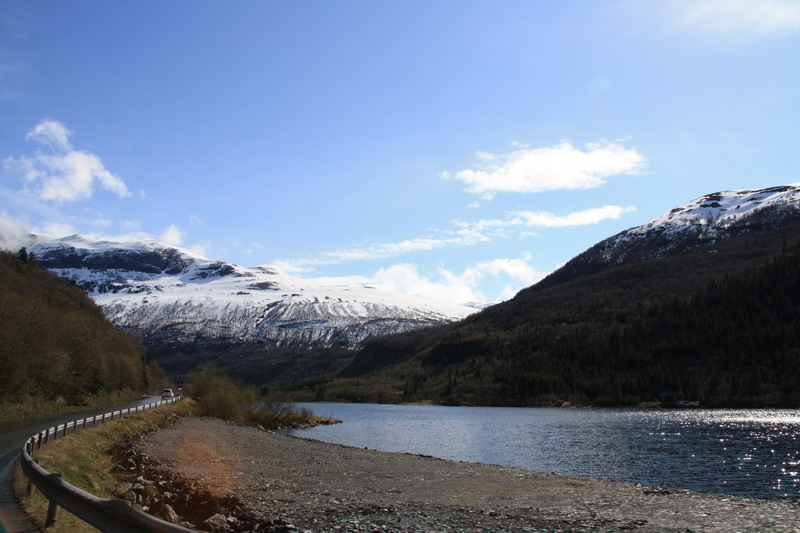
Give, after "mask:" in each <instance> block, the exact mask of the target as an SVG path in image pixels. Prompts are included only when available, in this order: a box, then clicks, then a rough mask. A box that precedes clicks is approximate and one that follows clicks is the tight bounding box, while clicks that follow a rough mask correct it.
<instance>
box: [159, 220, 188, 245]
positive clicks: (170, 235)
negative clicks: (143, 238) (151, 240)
mask: <svg viewBox="0 0 800 533" xmlns="http://www.w3.org/2000/svg"><path fill="white" fill-rule="evenodd" d="M159 240H161V241H163V242H165V243H167V244H172V245H174V246H180V245H181V241H183V232H182V231H181V230H180V228H178V226H176V225H175V224H172V225H171V226H169V227H168V228H167V229H165V230H164V233H162V234H161V236H160V237H159Z"/></svg>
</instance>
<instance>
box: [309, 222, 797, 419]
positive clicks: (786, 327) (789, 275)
mask: <svg viewBox="0 0 800 533" xmlns="http://www.w3.org/2000/svg"><path fill="white" fill-rule="evenodd" d="M798 236H800V231H798V226H797V223H792V224H789V225H786V226H784V227H782V228H780V229H778V230H776V231H772V232H769V233H766V234H762V235H759V236H758V237H756V238H752V237H751V238H737V239H728V240H725V241H721V242H719V243H717V244H714V245H712V246H707V247H702V248H699V249H696V250H693V251H691V252H688V253H684V254H681V255H677V256H675V257H670V258H664V259H656V260H648V261H642V262H639V263H636V264H632V265H626V266H623V267H619V268H616V269H612V270H610V271H607V272H603V273H600V274H595V275H591V276H586V277H584V278H581V279H578V280H575V281H571V282H568V283H563V284H560V285H556V286H545V287H543V288H541V289H539V290H537V287H533V288H532V289H531V290H526V291H524V292H522V293H520V294H519V295H518V296H517V297H516V298H514V299H512V300H510V301H509V302H505V303H503V304H500V305H497V306H494V307H492V308H489V309H487V310H486V311H484V312H483V313H480V314H478V315H475V316H473V317H470V318H468V319H466V320H464V321H462V322H460V323H458V324H457V325H455V326H450V327H444V328H439V329H435V330H426V331H424V332H417V333H415V334H413V335H397V336H391V337H384V338H381V339H375V340H373V341H372V342H370V343H368V345H367V346H366V347H365V348H364V349H363V350H362V351H361V352H360V353H359V354H358V356H357V357H356V358H355V359H354V361H353V363H352V364H351V365H350V366H349V367H348V368H347V369H346V370H345V371H344V372H343V373H342V375H341V377H340V378H339V379H337V380H333V381H328V382H324V381H317V382H315V383H314V384H313V389H314V393H315V397H317V398H327V399H344V400H350V401H376V400H377V401H420V400H432V401H438V402H443V403H457V404H494V405H542V404H557V403H560V402H562V401H568V402H574V403H580V404H591V405H628V404H636V403H639V402H644V401H652V400H655V399H657V398H658V397H659V395H660V393H661V392H663V391H668V390H681V391H683V392H684V394H685V395H686V397H687V399H689V400H697V401H699V402H702V403H703V404H705V405H726V406H734V405H752V406H759V405H781V406H792V407H797V406H798V405H800V394H798V392H797V391H798V390H800V372H798V370H797V369H798V367H799V366H798V365H799V364H800V349H799V348H798V340H800V338H799V337H800V334H798V331H800V281H799V280H800V277H799V276H800V274H799V272H800V244H799V243H798V240H797V239H798Z"/></svg>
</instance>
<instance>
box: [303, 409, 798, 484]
mask: <svg viewBox="0 0 800 533" xmlns="http://www.w3.org/2000/svg"><path fill="white" fill-rule="evenodd" d="M300 406H301V407H308V408H309V409H311V410H312V411H313V412H314V414H316V415H319V416H330V417H333V418H338V419H339V420H342V421H343V423H342V424H336V425H333V426H322V427H317V428H312V429H304V430H294V431H291V432H289V433H291V434H294V435H297V436H301V437H306V438H311V439H318V440H322V441H326V442H335V443H339V444H345V445H349V446H357V447H362V448H364V447H365V448H370V449H374V450H383V451H392V452H408V453H415V454H423V455H431V456H434V457H439V458H442V459H451V460H457V461H471V462H479V463H491V464H499V465H508V466H516V467H521V468H526V469H529V470H539V471H545V472H557V473H559V474H570V475H578V476H589V477H595V478H604V479H615V480H622V481H629V482H635V483H641V484H643V485H648V486H663V487H669V488H683V489H689V490H693V491H701V492H710V493H720V494H733V495H738V496H749V497H759V498H764V497H766V498H775V497H781V498H786V497H789V498H800V411H796V410H782V409H776V410H763V409H752V410H749V409H742V410H705V409H678V410H662V409H656V410H651V409H646V410H645V409H547V408H498V407H440V406H405V405H363V404H358V405H354V404H300Z"/></svg>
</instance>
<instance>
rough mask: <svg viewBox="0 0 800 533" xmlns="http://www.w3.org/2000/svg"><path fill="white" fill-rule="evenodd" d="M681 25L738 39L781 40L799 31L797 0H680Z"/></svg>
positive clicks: (799, 14) (798, 5) (798, 6)
mask: <svg viewBox="0 0 800 533" xmlns="http://www.w3.org/2000/svg"><path fill="white" fill-rule="evenodd" d="M677 8H678V10H679V20H680V22H681V23H682V24H683V25H685V26H688V27H691V28H698V29H703V30H706V31H710V32H715V33H731V34H735V35H736V36H737V37H741V36H747V35H749V36H758V37H767V36H780V35H785V34H788V33H795V32H798V31H800V2H797V0H683V1H680V2H678V3H677Z"/></svg>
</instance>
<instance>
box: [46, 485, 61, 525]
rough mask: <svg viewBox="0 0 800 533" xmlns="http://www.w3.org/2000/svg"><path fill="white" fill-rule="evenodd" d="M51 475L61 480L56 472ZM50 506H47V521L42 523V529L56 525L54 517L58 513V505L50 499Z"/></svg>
mask: <svg viewBox="0 0 800 533" xmlns="http://www.w3.org/2000/svg"><path fill="white" fill-rule="evenodd" d="M53 475H54V476H55V477H57V478H58V479H61V478H62V476H61V474H59V473H58V472H53ZM48 501H49V502H50V504H49V505H48V506H47V520H45V522H44V527H45V529H47V528H48V527H53V526H54V525H55V524H56V516H57V513H58V504H57V503H56V501H55V500H53V499H50V500H48Z"/></svg>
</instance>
